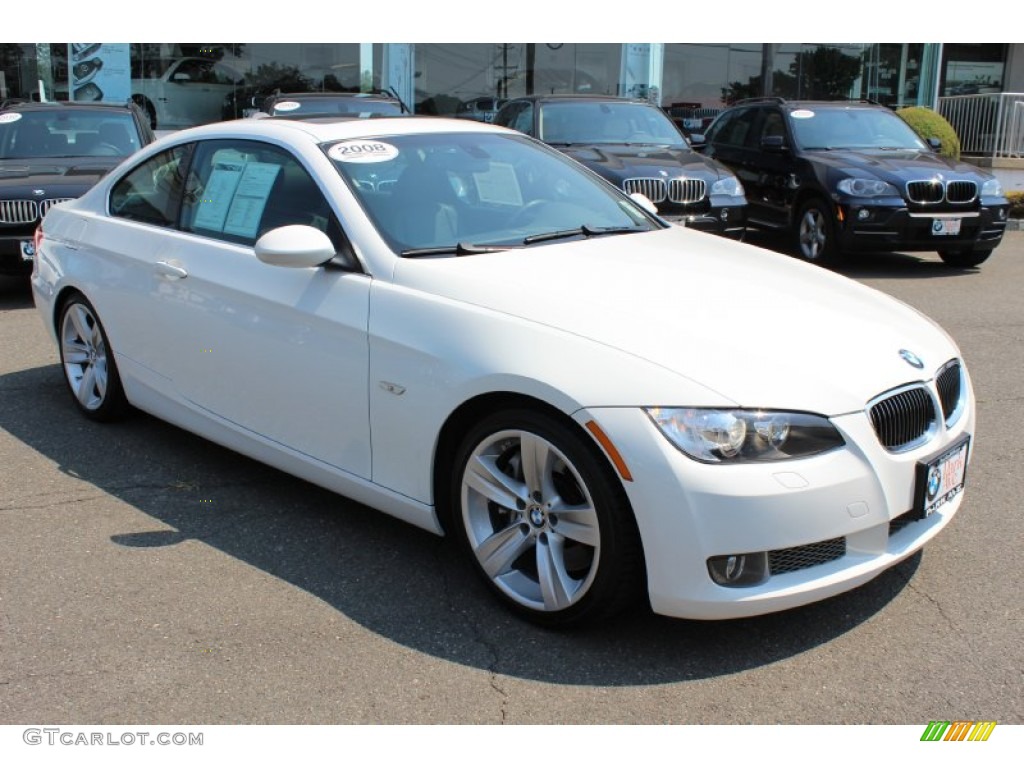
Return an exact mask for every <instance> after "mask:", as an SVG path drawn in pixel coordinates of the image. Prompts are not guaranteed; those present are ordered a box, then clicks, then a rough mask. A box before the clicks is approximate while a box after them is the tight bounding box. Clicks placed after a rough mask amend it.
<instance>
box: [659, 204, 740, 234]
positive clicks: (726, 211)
mask: <svg viewBox="0 0 1024 768" xmlns="http://www.w3.org/2000/svg"><path fill="white" fill-rule="evenodd" d="M659 215H660V216H661V218H663V219H664V220H665V221H671V222H673V223H675V224H682V225H683V226H686V227H692V228H693V229H699V230H701V231H702V232H710V233H712V234H715V235H721V236H723V237H730V238H733V239H735V240H742V239H743V237H744V235H745V234H746V232H747V210H746V205H744V204H741V205H720V206H711V207H709V208H707V209H706V210H703V211H678V210H666V211H665V212H664V213H660V214H659Z"/></svg>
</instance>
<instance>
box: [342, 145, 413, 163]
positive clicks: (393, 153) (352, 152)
mask: <svg viewBox="0 0 1024 768" xmlns="http://www.w3.org/2000/svg"><path fill="white" fill-rule="evenodd" d="M327 156H328V157H329V158H331V160H337V161H338V162H341V163H385V162H387V161H388V160H394V159H395V158H396V157H398V148H397V147H394V146H392V145H391V144H386V143H384V142H383V141H366V140H359V139H357V140H355V141H342V142H340V143H338V144H335V145H334V146H333V147H331V148H330V149H329V150H327Z"/></svg>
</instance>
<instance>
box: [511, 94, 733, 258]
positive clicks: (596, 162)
mask: <svg viewBox="0 0 1024 768" xmlns="http://www.w3.org/2000/svg"><path fill="white" fill-rule="evenodd" d="M494 123H495V125H503V126H506V127H509V128H514V129H516V130H518V131H521V132H522V133H525V134H527V135H529V136H533V137H534V138H537V139H540V140H541V141H543V142H546V143H547V144H550V145H551V146H553V147H555V148H556V149H559V150H561V151H562V152H564V153H565V154H567V155H568V156H569V157H571V158H573V159H574V160H577V161H578V162H580V163H582V164H583V165H585V166H587V167H588V168H590V169H591V170H592V171H594V172H595V173H597V174H599V175H600V176H603V177H604V178H605V179H607V180H608V181H610V182H611V183H612V184H614V185H615V186H617V187H620V188H621V189H623V190H625V191H626V192H628V193H639V194H643V195H645V196H646V197H647V198H648V199H650V200H651V202H653V203H654V204H655V205H656V206H657V207H658V213H659V215H661V216H662V217H663V218H665V219H666V220H668V221H674V222H679V223H681V224H685V225H686V226H688V227H694V228H696V229H703V230H706V231H709V232H714V233H715V234H719V235H727V236H730V237H734V238H740V237H742V236H743V234H744V232H745V231H746V205H747V201H746V198H745V197H744V191H743V186H742V185H741V184H740V183H739V181H738V180H737V179H736V176H735V175H734V174H733V172H732V171H730V170H729V169H728V168H726V167H725V166H724V165H721V164H720V163H717V162H715V161H713V160H709V159H708V158H706V157H704V156H702V155H700V154H698V153H697V152H694V151H693V150H692V149H691V148H690V145H689V144H688V143H687V140H686V139H685V138H684V137H683V134H682V133H680V131H679V129H678V128H677V127H676V126H675V125H674V124H673V123H672V121H671V120H670V119H669V118H668V116H667V115H666V114H665V113H664V112H663V111H662V110H660V109H658V108H657V107H654V106H652V105H651V104H649V103H648V102H646V101H638V100H632V99H620V98H616V97H614V96H589V95H588V96H580V95H561V96H559V95H549V96H527V97H525V98H521V99H512V100H511V101H509V102H508V103H507V104H506V105H505V106H504V107H502V108H501V110H500V111H499V112H498V114H497V116H496V117H495V118H494Z"/></svg>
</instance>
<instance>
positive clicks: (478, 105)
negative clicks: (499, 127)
mask: <svg viewBox="0 0 1024 768" xmlns="http://www.w3.org/2000/svg"><path fill="white" fill-rule="evenodd" d="M506 102H508V99H501V98H497V97H495V96H479V97H477V98H475V99H469V100H468V101H464V102H462V103H461V104H460V105H459V108H458V110H457V111H456V113H455V116H456V117H462V118H465V119H467V120H480V121H481V122H484V123H493V122H494V116H495V115H497V114H498V110H499V109H501V108H502V106H504V105H505V103H506Z"/></svg>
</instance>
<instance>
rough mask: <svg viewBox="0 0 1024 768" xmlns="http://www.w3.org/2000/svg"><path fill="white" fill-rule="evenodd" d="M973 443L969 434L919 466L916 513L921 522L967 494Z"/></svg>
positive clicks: (915, 497) (915, 500) (915, 496)
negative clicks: (965, 491) (968, 460)
mask: <svg viewBox="0 0 1024 768" xmlns="http://www.w3.org/2000/svg"><path fill="white" fill-rule="evenodd" d="M970 444H971V438H970V435H967V436H965V437H964V438H963V439H962V440H960V441H959V442H958V443H956V444H955V445H953V446H952V447H950V448H948V449H946V450H944V451H943V452H942V453H940V454H938V455H937V456H935V457H934V458H932V459H928V460H927V461H919V462H918V463H917V484H916V486H915V487H916V490H915V493H914V511H915V512H916V513H917V514H916V518H917V519H918V520H923V519H924V518H926V517H928V516H929V515H931V514H934V513H935V512H937V511H938V510H939V509H941V508H942V507H943V506H944V505H945V504H947V503H949V502H950V501H952V500H953V499H955V498H956V497H957V496H959V495H960V494H961V493H963V490H964V484H965V481H966V479H967V457H968V455H969V453H970Z"/></svg>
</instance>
